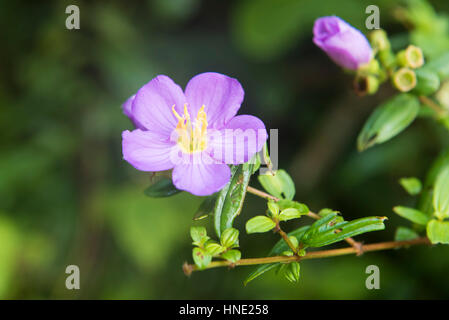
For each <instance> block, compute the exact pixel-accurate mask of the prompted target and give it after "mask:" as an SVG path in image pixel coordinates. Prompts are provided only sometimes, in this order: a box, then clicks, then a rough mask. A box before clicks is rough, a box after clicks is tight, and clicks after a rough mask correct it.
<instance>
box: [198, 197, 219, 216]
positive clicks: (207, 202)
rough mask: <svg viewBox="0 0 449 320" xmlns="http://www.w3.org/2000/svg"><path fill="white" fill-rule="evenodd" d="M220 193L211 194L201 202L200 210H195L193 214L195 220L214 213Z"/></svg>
mask: <svg viewBox="0 0 449 320" xmlns="http://www.w3.org/2000/svg"><path fill="white" fill-rule="evenodd" d="M217 196H218V194H213V195H211V196H208V197H206V198H205V199H204V200H203V202H201V204H200V206H199V208H198V210H197V211H196V212H195V215H194V216H193V220H195V221H196V220H201V219H204V218H207V217H208V216H209V215H211V214H213V212H214V207H215V201H216V200H217Z"/></svg>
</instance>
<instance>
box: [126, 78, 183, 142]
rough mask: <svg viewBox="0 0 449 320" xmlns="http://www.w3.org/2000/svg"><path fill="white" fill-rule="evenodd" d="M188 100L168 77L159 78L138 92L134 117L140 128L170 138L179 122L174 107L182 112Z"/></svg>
mask: <svg viewBox="0 0 449 320" xmlns="http://www.w3.org/2000/svg"><path fill="white" fill-rule="evenodd" d="M184 103H186V99H185V96H184V93H183V92H182V89H181V88H180V87H179V86H178V85H177V84H176V83H174V82H173V80H172V79H170V78H169V77H167V76H163V75H160V76H157V77H156V78H154V79H153V80H151V81H150V82H148V83H147V84H146V85H144V86H143V87H142V88H140V89H139V91H137V94H136V97H135V98H134V101H133V104H132V116H133V120H134V121H135V123H136V125H138V127H139V128H144V129H146V130H148V131H152V132H155V133H159V134H163V135H164V136H166V137H169V136H170V134H171V133H172V131H173V129H174V128H175V127H176V124H177V120H176V118H175V116H174V115H173V112H172V106H173V105H175V109H176V110H177V111H178V113H179V112H181V111H182V110H183V108H184Z"/></svg>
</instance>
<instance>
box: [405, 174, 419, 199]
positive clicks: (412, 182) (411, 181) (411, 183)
mask: <svg viewBox="0 0 449 320" xmlns="http://www.w3.org/2000/svg"><path fill="white" fill-rule="evenodd" d="M399 183H400V184H401V186H402V187H403V188H404V189H405V191H407V192H408V193H409V194H410V195H412V196H416V195H417V194H419V193H420V192H421V190H422V184H421V181H419V179H417V178H415V177H410V178H401V179H400V180H399Z"/></svg>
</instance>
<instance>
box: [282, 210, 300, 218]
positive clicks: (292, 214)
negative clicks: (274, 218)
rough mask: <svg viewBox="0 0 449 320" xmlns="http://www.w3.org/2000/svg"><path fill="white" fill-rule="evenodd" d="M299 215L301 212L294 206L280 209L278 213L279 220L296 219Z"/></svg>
mask: <svg viewBox="0 0 449 320" xmlns="http://www.w3.org/2000/svg"><path fill="white" fill-rule="evenodd" d="M300 217H301V212H299V210H298V209H295V208H288V209H284V210H282V211H281V213H280V214H279V220H280V221H287V220H291V219H296V218H300Z"/></svg>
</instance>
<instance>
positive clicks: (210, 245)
mask: <svg viewBox="0 0 449 320" xmlns="http://www.w3.org/2000/svg"><path fill="white" fill-rule="evenodd" d="M204 249H205V250H206V252H207V253H208V254H210V255H211V256H213V257H216V256H218V255H219V254H220V253H222V252H223V251H225V250H226V248H225V247H223V246H221V245H220V244H219V243H217V242H215V241H210V242H207V243H206V245H205V247H204Z"/></svg>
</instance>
